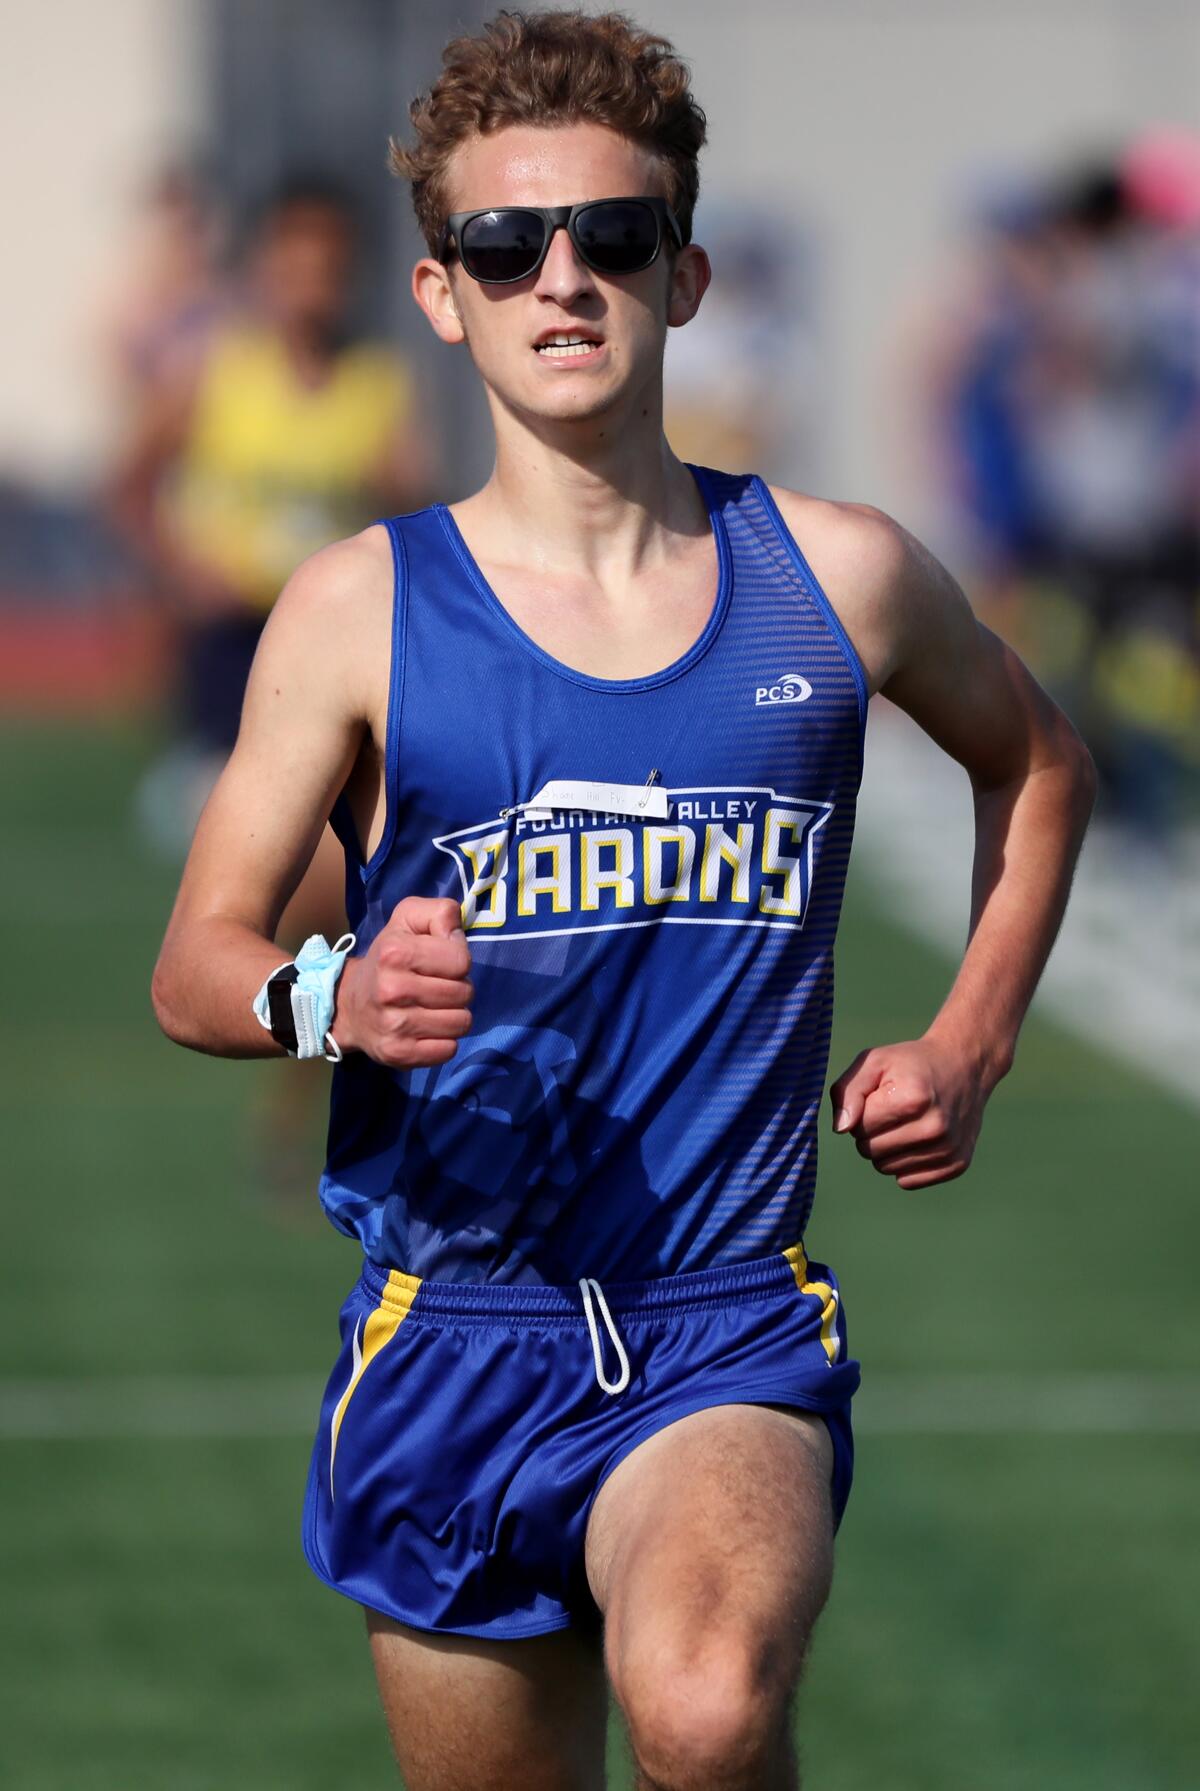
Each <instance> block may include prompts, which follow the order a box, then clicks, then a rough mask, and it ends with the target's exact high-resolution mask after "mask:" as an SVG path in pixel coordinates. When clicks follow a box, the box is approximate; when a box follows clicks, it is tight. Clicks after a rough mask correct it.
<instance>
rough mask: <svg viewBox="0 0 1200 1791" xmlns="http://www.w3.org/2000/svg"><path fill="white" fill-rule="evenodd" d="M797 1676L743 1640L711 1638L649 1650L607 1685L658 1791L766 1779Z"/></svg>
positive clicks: (700, 1790)
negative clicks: (693, 1646)
mask: <svg viewBox="0 0 1200 1791" xmlns="http://www.w3.org/2000/svg"><path fill="white" fill-rule="evenodd" d="M796 1670H797V1671H798V1668H797V1669H796ZM795 1676H796V1672H795V1671H793V1672H791V1673H789V1672H787V1671H786V1670H785V1669H784V1666H783V1663H782V1662H780V1661H778V1660H772V1659H771V1658H770V1657H769V1656H767V1655H766V1654H765V1653H764V1651H763V1650H762V1649H756V1648H754V1647H753V1646H752V1645H749V1644H748V1643H747V1642H745V1641H738V1640H734V1639H732V1638H710V1640H709V1641H707V1642H706V1643H704V1644H703V1645H702V1647H701V1648H699V1649H698V1650H676V1649H673V1648H671V1647H669V1646H668V1647H665V1648H664V1647H661V1646H660V1647H658V1648H655V1649H654V1650H653V1651H651V1650H647V1652H646V1653H645V1654H643V1655H642V1657H641V1659H640V1661H639V1660H638V1659H632V1660H630V1661H629V1662H628V1663H627V1664H626V1666H625V1667H624V1668H622V1669H619V1670H618V1672H617V1673H616V1674H614V1675H613V1689H614V1691H615V1692H616V1695H617V1699H618V1702H619V1703H620V1704H621V1707H622V1709H623V1710H624V1712H625V1718H626V1722H627V1723H628V1725H629V1738H630V1743H631V1746H632V1748H633V1752H634V1757H635V1759H636V1760H637V1764H638V1767H639V1769H640V1771H641V1772H642V1773H643V1774H644V1775H645V1777H646V1778H648V1779H649V1780H650V1782H651V1784H653V1785H654V1786H655V1787H656V1791H724V1788H725V1787H729V1788H730V1791H741V1788H742V1787H744V1786H746V1787H748V1786H751V1785H764V1784H767V1783H769V1782H771V1781H772V1778H773V1774H772V1771H771V1768H772V1766H773V1765H774V1763H775V1762H776V1761H777V1759H778V1758H779V1756H780V1754H781V1751H782V1750H784V1749H786V1747H787V1730H788V1710H789V1707H790V1701H791V1692H792V1690H793V1685H794V1678H795Z"/></svg>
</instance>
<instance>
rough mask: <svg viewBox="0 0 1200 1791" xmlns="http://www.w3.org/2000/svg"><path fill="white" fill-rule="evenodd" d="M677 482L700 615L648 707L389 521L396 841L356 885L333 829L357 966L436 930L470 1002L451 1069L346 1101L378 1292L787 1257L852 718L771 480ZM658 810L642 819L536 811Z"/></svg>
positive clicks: (448, 530)
mask: <svg viewBox="0 0 1200 1791" xmlns="http://www.w3.org/2000/svg"><path fill="white" fill-rule="evenodd" d="M689 470H690V471H691V472H692V474H693V476H694V477H695V479H696V481H697V483H698V485H699V488H700V490H701V492H702V493H703V496H704V499H705V502H706V505H707V507H708V512H709V520H710V523H711V526H712V529H713V533H714V536H715V540H716V546H717V550H718V562H719V581H718V590H717V596H716V601H715V603H714V606H713V609H712V612H711V615H710V617H709V620H708V622H707V624H706V626H705V628H704V631H703V633H702V634H701V635H700V636H699V638H698V639H697V640H696V641H695V642H694V644H693V645H692V646H691V647H690V648H689V650H688V651H687V652H686V653H685V654H684V655H683V657H682V658H681V659H677V660H676V661H675V662H674V664H672V665H670V666H667V667H666V668H665V669H664V670H662V671H659V672H655V673H654V674H653V675H652V676H650V677H646V678H628V679H619V680H618V679H607V678H595V677H590V676H587V675H585V674H584V673H582V672H579V671H575V670H573V669H572V668H571V667H569V666H566V665H564V664H563V663H562V662H561V661H559V660H557V659H554V658H553V657H552V656H551V655H550V654H549V653H546V652H544V651H543V650H542V648H540V647H539V646H537V645H536V643H535V642H534V641H533V640H532V639H531V638H530V637H529V636H528V635H527V634H525V633H524V631H523V630H522V629H521V628H520V627H518V625H517V624H516V622H515V621H514V620H513V619H512V617H511V616H510V615H509V614H508V612H507V610H505V609H504V607H503V605H502V604H501V603H500V601H499V599H498V598H497V597H496V596H495V594H494V592H493V591H492V590H491V588H490V587H489V585H488V584H487V582H486V580H485V579H484V577H483V574H482V572H481V571H480V568H479V567H478V565H477V564H476V562H475V561H474V559H473V558H472V556H471V554H470V552H469V550H468V548H467V545H466V542H465V540H464V539H463V537H462V535H461V533H460V531H459V529H458V526H457V524H456V522H455V520H454V518H453V516H452V515H451V513H450V511H449V510H448V509H447V507H446V506H445V505H444V504H433V505H430V506H429V507H428V508H426V509H423V510H417V511H414V512H412V513H411V514H409V515H405V516H396V517H392V518H390V519H389V520H388V523H387V528H388V531H389V534H390V536H391V542H392V549H393V557H394V564H395V597H394V609H393V630H392V647H391V651H392V662H391V679H390V693H389V704H388V720H387V741H386V749H385V764H386V803H387V807H386V818H385V825H384V831H383V835H382V837H381V839H380V842H379V845H378V848H377V849H376V850H375V852H374V853H373V854H372V855H371V858H370V860H369V862H368V863H366V864H364V863H363V859H362V853H361V848H360V844H359V840H358V834H357V829H356V827H355V825H354V821H353V818H352V816H351V813H350V810H349V806H348V804H347V803H346V800H345V797H344V795H343V796H339V798H338V801H337V803H336V804H335V806H334V810H333V813H332V816H331V821H332V824H333V826H334V829H335V831H336V833H337V835H338V837H339V839H340V840H341V841H342V844H343V846H344V848H345V852H346V861H347V878H346V882H347V913H348V918H349V924H350V926H351V927H352V928H353V930H354V931H355V933H356V934H357V936H358V939H357V945H356V947H355V955H361V954H362V953H364V952H366V951H367V949H368V948H369V946H370V944H371V941H372V940H373V939H374V938H375V936H376V934H377V933H378V932H379V930H380V929H381V927H382V926H383V925H384V924H385V922H386V921H387V919H388V917H389V915H390V914H391V912H392V909H393V908H394V907H395V905H396V903H397V902H399V901H400V900H401V899H402V897H404V896H406V895H422V896H452V897H454V898H455V899H456V900H458V901H459V902H460V903H461V904H462V909H463V917H464V925H465V928H466V932H467V939H468V943H469V945H470V949H471V957H472V967H471V979H472V982H473V983H474V986H475V999H474V1003H473V1010H472V1011H473V1024H472V1028H471V1031H470V1032H469V1033H468V1034H467V1036H466V1037H465V1038H464V1039H462V1040H461V1041H460V1042H459V1045H458V1049H457V1052H456V1054H455V1056H454V1057H453V1058H452V1059H451V1061H450V1062H449V1063H447V1064H444V1065H440V1066H438V1067H436V1068H432V1069H416V1070H395V1069H390V1068H387V1067H385V1066H383V1065H380V1064H377V1063H375V1062H374V1061H373V1060H372V1059H371V1058H369V1057H367V1056H365V1055H364V1054H361V1053H353V1054H350V1055H348V1056H347V1057H346V1059H345V1060H344V1062H342V1063H340V1064H338V1065H336V1067H335V1068H334V1070H333V1085H332V1091H331V1107H330V1123H329V1138H328V1154H327V1161H326V1165H325V1169H324V1173H323V1175H322V1178H321V1199H322V1202H323V1205H324V1207H325V1210H326V1212H327V1213H328V1215H329V1217H330V1218H331V1219H332V1221H333V1223H334V1224H335V1225H336V1226H338V1227H339V1228H340V1229H341V1230H343V1231H345V1232H347V1233H348V1234H350V1235H352V1236H355V1235H356V1236H357V1237H358V1238H359V1239H360V1240H361V1242H362V1245H363V1248H364V1250H365V1252H366V1254H367V1255H368V1256H369V1257H370V1258H372V1259H373V1260H374V1261H375V1262H377V1263H380V1264H383V1265H387V1266H391V1267H398V1268H402V1269H405V1270H407V1271H408V1272H409V1273H410V1274H414V1275H420V1276H429V1277H433V1278H435V1279H438V1280H445V1281H494V1282H520V1283H538V1282H547V1283H552V1284H569V1283H572V1282H574V1281H575V1280H577V1279H578V1277H579V1276H581V1275H594V1276H596V1277H597V1278H599V1279H600V1280H604V1279H606V1278H607V1279H614V1280H643V1279H646V1278H650V1277H657V1276H662V1275H672V1274H676V1273H679V1272H681V1271H685V1270H692V1269H708V1268H713V1267H716V1266H719V1265H721V1264H725V1263H733V1262H739V1261H742V1260H744V1259H746V1258H750V1257H755V1256H764V1255H768V1254H770V1253H771V1252H772V1251H775V1250H781V1249H784V1248H786V1247H787V1246H789V1245H791V1244H793V1243H796V1242H798V1241H799V1240H800V1239H801V1238H802V1237H803V1234H804V1228H805V1224H806V1222H807V1219H808V1214H809V1209H810V1207H811V1205H812V1200H813V1194H814V1188H815V1182H816V1170H817V1131H818V1123H819V1120H820V1116H821V1107H822V1097H823V1092H824V1080H825V1073H826V1067H827V1059H828V1053H829V1030H830V1020H831V1014H832V1007H833V947H834V934H835V932H836V929H837V921H838V913H839V910H840V907H841V900H842V889H843V884H844V881H845V872H846V865H847V860H848V857H849V853H850V842H851V836H852V834H853V829H854V805H855V797H856V794H857V790H858V785H859V780H860V777H861V773H862V750H863V738H864V731H865V723H866V709H867V689H866V683H865V680H864V677H863V672H862V667H861V665H860V662H859V660H858V658H857V656H856V655H855V652H854V649H853V647H852V645H851V644H850V641H849V639H848V638H847V636H846V633H845V631H844V629H843V628H842V626H841V624H840V622H839V621H838V618H837V616H836V614H835V613H834V611H833V609H832V608H831V606H830V604H829V602H828V600H827V598H826V597H825V595H824V593H823V592H822V590H821V588H820V586H819V585H818V583H817V581H816V579H815V578H814V576H813V573H812V571H811V570H810V568H809V566H808V564H807V562H806V560H805V559H804V556H803V554H802V552H801V550H800V548H799V546H798V545H797V543H796V542H795V541H794V540H793V539H792V537H791V535H790V533H789V532H788V529H787V527H786V525H785V524H784V522H783V519H782V517H781V516H780V514H779V511H778V509H777V507H776V505H775V503H774V500H773V499H772V497H771V495H770V492H769V491H768V490H767V488H766V486H765V485H764V484H763V482H762V480H761V479H759V478H758V477H757V476H756V475H754V474H738V475H734V474H729V473H722V472H717V471H714V470H713V469H710V468H707V467H696V466H689ZM654 774H656V775H654ZM652 778H653V781H652V782H651V783H650V790H651V791H652V792H657V793H656V794H655V795H654V798H653V806H654V807H655V808H657V810H658V811H659V812H658V813H657V814H651V815H649V816H647V817H646V818H638V816H636V815H634V814H631V813H629V812H626V809H627V808H628V807H636V806H637V805H636V804H632V805H630V804H625V805H622V804H621V803H617V804H616V805H615V806H613V805H611V804H609V805H607V806H606V805H605V804H606V800H607V799H605V798H603V797H601V796H597V795H595V794H593V795H591V796H590V797H589V800H591V801H593V802H594V803H596V806H595V807H590V808H589V807H586V806H571V807H565V806H551V807H549V808H547V807H546V806H545V805H543V807H542V808H541V809H540V810H534V811H532V812H531V811H530V810H529V809H528V808H526V807H522V806H521V805H522V804H528V803H529V802H530V801H531V800H532V799H533V798H534V797H535V796H536V795H537V794H538V793H539V792H541V791H542V788H543V786H544V785H545V784H547V783H548V782H549V781H551V780H558V779H571V780H583V781H589V782H607V783H613V784H618V785H623V786H645V785H647V781H648V780H650V779H652ZM571 800H572V801H574V798H571Z"/></svg>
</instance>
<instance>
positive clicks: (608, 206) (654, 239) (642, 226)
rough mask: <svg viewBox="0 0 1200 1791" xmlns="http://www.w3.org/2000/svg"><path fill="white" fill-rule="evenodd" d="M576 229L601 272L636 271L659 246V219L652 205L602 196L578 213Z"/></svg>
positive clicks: (581, 246) (647, 261)
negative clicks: (651, 207) (603, 197)
mask: <svg viewBox="0 0 1200 1791" xmlns="http://www.w3.org/2000/svg"><path fill="white" fill-rule="evenodd" d="M575 232H576V235H577V237H578V239H579V247H580V249H581V250H582V252H583V254H584V256H585V257H586V258H587V260H588V261H589V262H590V263H591V265H592V266H593V267H594V268H596V269H597V270H598V271H599V272H600V273H604V274H635V273H637V272H638V271H639V269H641V268H643V267H649V266H650V263H651V262H652V261H653V260H654V256H655V252H656V251H657V248H658V220H657V218H656V217H655V215H654V213H653V212H652V211H651V209H650V207H649V206H648V205H639V204H638V202H637V201H636V200H630V199H602V200H599V201H598V202H597V203H596V204H595V205H589V206H588V207H587V208H586V209H585V210H584V211H581V212H579V213H578V215H577V216H576V219H575Z"/></svg>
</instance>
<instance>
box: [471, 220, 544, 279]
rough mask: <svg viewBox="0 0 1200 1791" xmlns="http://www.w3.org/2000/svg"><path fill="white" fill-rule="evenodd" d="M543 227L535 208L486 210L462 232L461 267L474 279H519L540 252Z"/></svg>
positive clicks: (529, 269)
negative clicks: (524, 209)
mask: <svg viewBox="0 0 1200 1791" xmlns="http://www.w3.org/2000/svg"><path fill="white" fill-rule="evenodd" d="M544 235H545V228H544V226H543V224H542V220H541V218H539V217H538V214H537V213H536V212H535V211H518V210H515V209H514V210H504V211H486V212H481V213H480V215H479V216H478V217H477V218H472V219H471V221H470V223H469V224H467V225H466V227H465V228H464V230H463V232H462V241H461V242H460V244H459V252H460V254H461V255H462V260H463V266H464V267H465V268H466V270H467V272H468V273H469V274H473V275H474V277H475V278H476V279H477V280H519V279H521V278H522V277H523V276H524V275H525V274H527V273H530V272H531V271H532V269H533V268H534V266H535V265H536V263H537V258H538V256H539V255H540V254H541V252H542V238H543V237H544Z"/></svg>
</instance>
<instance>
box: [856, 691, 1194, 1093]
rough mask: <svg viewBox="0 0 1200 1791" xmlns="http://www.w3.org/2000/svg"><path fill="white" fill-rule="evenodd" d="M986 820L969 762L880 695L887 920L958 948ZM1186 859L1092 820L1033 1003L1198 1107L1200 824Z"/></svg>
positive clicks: (879, 862)
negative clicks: (979, 825) (978, 821)
mask: <svg viewBox="0 0 1200 1791" xmlns="http://www.w3.org/2000/svg"><path fill="white" fill-rule="evenodd" d="M973 851H974V819H973V813H972V804H971V792H970V785H969V783H968V780H967V775H966V773H965V772H964V771H963V770H962V769H961V768H960V767H959V766H958V765H956V764H955V763H954V761H953V760H952V759H950V758H949V757H948V756H947V755H946V754H945V753H943V752H942V751H941V750H940V749H939V748H938V747H937V746H936V745H935V744H934V743H933V741H931V740H930V739H929V738H928V737H927V736H926V735H925V734H923V733H922V732H921V730H920V729H919V728H918V727H916V726H915V725H914V724H913V723H912V722H911V721H909V719H908V718H907V716H905V715H903V714H902V713H901V711H900V710H898V709H896V708H894V707H892V706H891V705H887V704H882V705H881V704H880V703H878V702H877V703H875V704H873V705H872V710H871V725H870V730H869V733H868V736H867V753H866V772H865V775H864V778H863V786H862V790H861V792H860V795H859V804H858V824H857V827H856V830H855V853H856V855H860V856H861V859H862V862H863V863H864V865H865V866H866V867H867V869H868V871H869V874H870V878H871V882H872V885H873V887H874V889H875V891H876V893H877V894H878V895H880V896H882V898H883V900H884V902H885V904H886V906H887V911H888V915H889V918H891V919H892V920H894V921H895V922H896V923H897V925H899V926H902V927H905V928H907V929H908V930H909V931H910V932H913V933H917V934H919V935H921V936H922V937H924V938H926V939H928V940H929V941H930V942H931V943H932V944H934V945H936V946H938V947H940V948H941V949H942V950H945V951H949V952H951V953H952V954H954V955H956V956H957V955H960V954H961V953H962V951H963V949H964V948H965V945H966V940H967V922H968V918H969V914H970V900H971V894H970V892H971V859H972V854H973ZM1175 852H1176V855H1175V859H1174V862H1170V863H1169V862H1168V861H1167V860H1166V859H1164V858H1162V857H1156V856H1154V855H1153V854H1152V853H1150V852H1148V851H1147V850H1146V848H1145V847H1143V846H1139V845H1138V844H1137V843H1136V842H1134V841H1132V840H1131V839H1129V838H1127V837H1125V836H1123V835H1121V834H1118V833H1116V832H1114V831H1113V830H1112V829H1106V828H1102V827H1099V826H1097V825H1096V824H1095V823H1093V826H1092V828H1091V830H1090V832H1089V834H1088V837H1087V839H1086V841H1085V842H1084V848H1083V852H1082V854H1081V857H1080V861H1079V866H1078V870H1077V872H1076V876H1075V881H1074V884H1073V887H1072V890H1071V898H1070V902H1069V904H1068V907H1067V914H1066V918H1065V920H1064V922H1063V926H1062V931H1061V932H1060V934H1059V936H1058V939H1057V941H1056V943H1055V945H1054V949H1053V951H1052V952H1051V954H1050V961H1049V963H1048V964H1047V966H1046V970H1045V973H1044V975H1043V977H1042V981H1041V983H1040V985H1039V988H1038V993H1037V997H1036V1000H1035V1003H1034V1006H1035V1009H1036V1008H1042V1009H1043V1010H1044V1011H1047V1012H1051V1013H1053V1015H1054V1017H1055V1018H1056V1019H1057V1020H1059V1021H1060V1022H1061V1023H1063V1024H1065V1025H1066V1026H1068V1027H1070V1028H1071V1029H1072V1030H1074V1031H1075V1032H1076V1033H1078V1034H1079V1035H1080V1036H1081V1037H1083V1038H1085V1039H1086V1040H1087V1041H1088V1042H1089V1043H1090V1044H1092V1045H1094V1046H1096V1047H1097V1048H1098V1049H1100V1050H1102V1051H1106V1052H1109V1053H1110V1054H1113V1055H1116V1056H1117V1057H1120V1058H1123V1059H1125V1060H1126V1061H1127V1062H1130V1063H1132V1064H1134V1065H1135V1066H1136V1067H1137V1068H1138V1069H1140V1070H1142V1071H1143V1072H1145V1073H1148V1074H1149V1075H1151V1076H1153V1077H1154V1078H1156V1079H1157V1080H1158V1081H1159V1082H1161V1083H1162V1084H1164V1085H1165V1086H1166V1087H1168V1088H1170V1089H1171V1090H1173V1091H1174V1092H1175V1093H1176V1094H1180V1095H1182V1096H1183V1097H1184V1098H1185V1099H1186V1100H1188V1101H1189V1102H1191V1103H1192V1104H1193V1105H1196V1106H1200V898H1198V896H1197V890H1198V889H1200V834H1198V833H1197V831H1196V830H1195V829H1192V830H1191V831H1190V832H1186V833H1184V834H1183V835H1182V836H1181V837H1180V839H1179V840H1178V841H1177V842H1176V848H1175Z"/></svg>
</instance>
